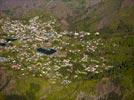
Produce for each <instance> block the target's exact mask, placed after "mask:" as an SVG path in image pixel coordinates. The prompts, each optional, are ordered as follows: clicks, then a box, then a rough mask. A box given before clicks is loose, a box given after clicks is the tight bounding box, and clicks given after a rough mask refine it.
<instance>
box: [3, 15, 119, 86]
mask: <svg viewBox="0 0 134 100" xmlns="http://www.w3.org/2000/svg"><path fill="white" fill-rule="evenodd" d="M0 23H3V24H2V26H1V29H2V33H1V37H0V63H1V65H3V66H6V67H7V69H10V70H11V69H12V70H13V71H15V72H16V73H17V77H26V76H29V75H32V76H33V77H42V78H45V79H48V81H50V83H52V84H54V83H56V82H60V83H61V84H69V83H71V81H74V80H79V79H82V78H85V79H86V78H88V77H87V76H89V74H91V73H93V74H94V75H96V74H99V73H102V72H103V71H105V70H109V69H111V68H113V67H114V66H111V65H109V64H107V63H108V61H107V59H106V58H105V57H103V55H100V54H99V53H101V52H102V51H101V48H104V47H105V41H104V40H102V39H101V38H100V37H99V36H100V33H99V32H95V33H89V32H84V31H81V32H68V31H63V32H57V31H56V30H55V25H56V20H55V19H54V18H52V20H50V21H46V22H43V21H41V20H40V17H39V16H36V17H34V18H31V19H30V20H29V21H28V22H27V23H24V22H23V21H20V20H11V19H10V18H7V19H1V20H0ZM114 46H117V45H116V44H114Z"/></svg>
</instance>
